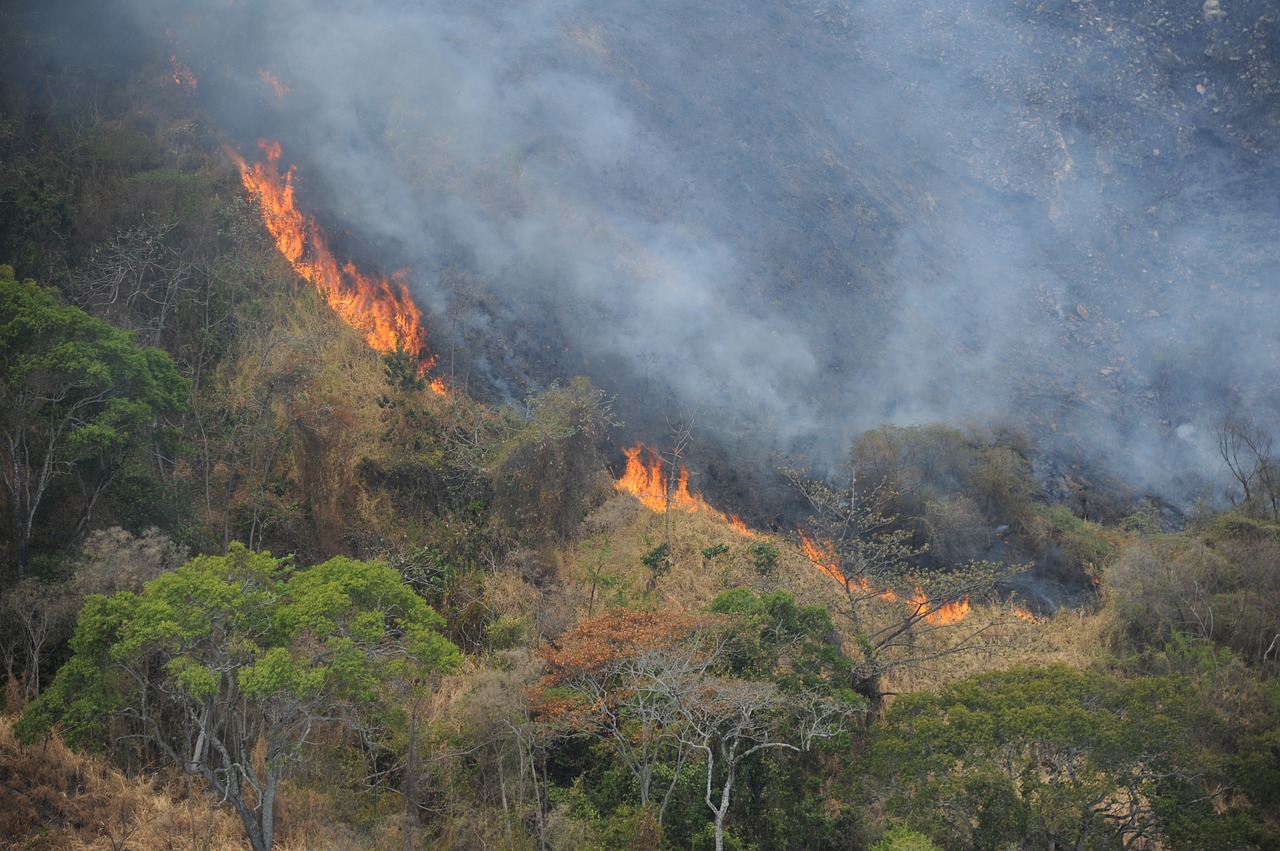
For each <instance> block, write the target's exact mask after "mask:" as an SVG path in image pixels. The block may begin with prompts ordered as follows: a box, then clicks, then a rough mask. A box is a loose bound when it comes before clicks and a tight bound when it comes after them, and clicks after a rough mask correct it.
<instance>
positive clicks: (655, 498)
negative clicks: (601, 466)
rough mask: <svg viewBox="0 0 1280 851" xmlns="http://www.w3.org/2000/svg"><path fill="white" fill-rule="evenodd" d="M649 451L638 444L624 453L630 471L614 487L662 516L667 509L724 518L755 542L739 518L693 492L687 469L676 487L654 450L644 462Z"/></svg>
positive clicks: (677, 477) (678, 477)
mask: <svg viewBox="0 0 1280 851" xmlns="http://www.w3.org/2000/svg"><path fill="white" fill-rule="evenodd" d="M646 449H647V447H645V446H644V445H643V444H640V443H637V444H636V445H635V446H633V447H631V448H630V449H623V450H622V452H623V454H624V455H626V456H627V467H626V469H625V470H624V471H623V473H622V478H620V479H618V480H617V481H616V482H614V483H613V487H614V488H615V489H616V490H618V491H621V492H623V493H629V494H631V495H632V496H634V497H635V498H636V499H638V500H640V503H641V504H642V505H643V506H644V507H645V508H648V509H649V510H650V511H656V512H658V513H662V512H664V511H666V510H667V507H668V506H670V507H671V508H678V509H680V510H681V511H684V512H687V513H689V514H696V513H697V512H699V511H707V512H710V513H712V514H714V515H718V516H719V517H721V518H722V519H723V520H724V521H725V522H726V523H728V524H729V526H730V527H731V528H732V529H733V530H734V531H736V532H738V533H740V534H742V535H746V536H747V537H749V538H754V537H756V536H757V534H756V533H755V532H753V531H751V529H749V528H748V527H747V524H745V523H743V522H742V520H741V518H739V517H738V516H737V515H736V514H723V513H721V512H720V511H717V510H716V509H715V508H713V507H712V506H711V505H710V503H708V502H707V501H706V500H704V499H703V498H702V497H701V496H699V495H698V494H695V493H690V492H689V471H688V470H687V469H686V468H684V467H683V466H682V467H680V468H679V469H678V470H677V472H676V481H675V487H674V488H672V487H671V480H670V478H669V477H668V476H667V474H666V472H665V471H664V469H663V466H664V465H663V460H662V458H661V457H659V456H658V454H657V453H656V452H654V451H653V450H652V449H647V455H648V458H647V460H646V459H645V458H641V457H640V456H641V454H642V453H646Z"/></svg>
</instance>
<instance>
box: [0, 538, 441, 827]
mask: <svg viewBox="0 0 1280 851" xmlns="http://www.w3.org/2000/svg"><path fill="white" fill-rule="evenodd" d="M443 623H444V622H443V619H442V618H441V617H440V616H439V615H438V614H436V612H435V611H434V610H432V609H431V607H430V606H428V605H427V604H426V602H424V601H423V600H422V599H421V598H420V597H418V596H417V595H415V594H414V593H413V591H412V590H411V589H410V588H409V587H408V586H406V585H405V584H403V582H402V581H401V580H400V577H399V576H397V575H396V574H395V572H394V571H392V570H390V569H389V568H388V567H386V566H385V565H383V564H379V563H374V562H361V561H354V560H352V559H348V558H335V559H332V560H330V561H327V562H325V563H324V564H321V565H318V566H316V567H312V568H310V569H306V570H294V569H292V568H291V566H290V565H289V564H288V562H287V561H286V560H282V559H276V558H273V557H272V556H271V555H270V554H267V553H261V554H259V553H252V552H249V551H248V550H246V549H244V548H243V547H241V546H238V545H236V546H233V547H232V548H231V550H230V552H229V553H228V554H227V555H225V556H201V557H199V558H196V559H193V560H192V561H190V562H188V563H187V564H185V565H183V566H182V567H180V568H178V569H177V570H175V571H173V572H172V573H167V574H164V575H163V576H160V577H159V578H157V579H155V580H153V581H151V582H149V583H147V584H146V585H145V586H144V588H143V591H142V592H141V593H140V594H134V593H130V592H120V593H117V594H114V595H112V596H110V597H105V596H101V595H91V596H90V597H89V598H88V601H87V603H86V605H85V607H84V610H83V612H82V613H81V616H80V621H79V625H78V627H77V630H76V635H75V637H74V639H73V640H72V643H71V647H72V651H73V654H74V655H73V656H72V658H71V660H70V661H69V662H68V663H67V664H66V665H65V666H64V667H63V668H62V670H61V671H59V673H58V677H57V679H56V680H55V681H54V683H53V685H52V686H51V687H50V688H49V689H48V690H47V691H46V692H45V693H44V694H43V695H41V697H40V698H39V699H38V700H37V701H36V702H34V703H33V704H31V706H30V707H28V710H27V712H26V713H25V715H24V716H23V719H22V721H21V722H20V724H19V728H18V732H19V734H20V735H22V736H24V737H25V738H27V739H32V738H35V737H37V736H39V735H40V733H41V731H42V730H45V729H48V728H50V727H58V728H60V729H61V730H62V731H63V732H64V733H65V735H66V737H67V739H68V740H69V741H70V742H72V743H76V744H81V745H89V744H92V743H94V742H95V741H99V742H100V741H103V740H104V738H103V736H102V732H103V728H104V726H106V725H107V724H109V723H115V724H117V725H120V726H122V727H123V728H124V730H125V731H126V734H132V735H133V736H135V737H137V738H140V739H142V740H143V741H145V742H147V743H148V744H149V745H150V746H152V747H154V748H155V749H156V750H157V751H158V752H159V753H160V754H162V755H163V756H165V757H167V758H168V759H169V761H171V762H172V763H174V764H175V765H177V766H180V767H182V768H183V769H184V770H185V771H187V772H188V773H190V774H195V775H199V776H202V777H204V778H205V779H206V780H207V781H208V782H209V783H210V785H212V786H213V787H214V788H215V789H216V790H217V791H218V792H219V793H220V794H221V795H223V796H224V797H225V798H226V799H227V800H229V801H230V802H231V803H232V805H233V806H235V808H236V810H237V812H238V813H239V815H240V817H241V820H242V821H243V822H244V825H245V828H246V831H247V833H248V835H249V838H250V841H251V843H252V844H253V846H254V848H255V849H258V851H262V849H266V848H270V847H271V841H272V835H273V830H274V828H273V824H274V812H273V806H274V800H275V790H276V782H277V780H278V778H279V772H280V768H281V766H282V764H283V762H284V761H285V760H286V759H288V758H291V757H294V756H297V755H298V754H299V752H300V749H301V748H303V747H304V746H305V745H306V744H307V743H308V741H309V736H308V733H309V732H310V731H311V730H312V729H313V728H314V727H316V726H317V725H321V724H325V723H333V722H344V723H349V724H356V725H359V726H360V727H361V728H362V729H366V730H368V729H372V728H376V727H377V726H378V725H379V724H380V722H381V720H382V719H381V717H380V716H381V715H382V714H383V713H384V711H385V707H386V706H387V705H388V704H387V701H386V700H385V699H384V698H386V697H387V696H388V694H389V691H388V689H389V687H390V686H391V685H393V684H395V683H401V684H403V683H410V684H414V683H421V682H423V681H425V680H426V679H428V678H429V677H430V676H431V675H432V674H435V673H440V672H447V671H451V670H453V669H454V668H456V667H457V666H458V664H459V663H460V660H461V655H460V653H459V651H458V649H457V648H456V647H454V646H453V645H452V644H451V643H449V642H448V641H447V640H446V639H445V638H444V637H442V636H441V635H440V634H439V633H438V632H437V630H438V629H439V628H440V627H441V626H443ZM260 742H262V743H264V744H265V754H264V755H262V756H261V757H258V756H256V753H255V749H256V748H257V747H258V746H259V743H260Z"/></svg>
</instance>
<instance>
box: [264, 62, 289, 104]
mask: <svg viewBox="0 0 1280 851" xmlns="http://www.w3.org/2000/svg"><path fill="white" fill-rule="evenodd" d="M258 79H259V80H261V81H262V82H263V83H265V84H266V85H267V86H268V87H269V88H270V89H271V91H272V92H274V93H275V96H276V97H277V98H279V99H282V100H283V99H284V96H285V95H287V94H289V87H288V86H287V85H285V84H284V83H282V82H280V78H279V77H277V76H276V75H275V74H272V73H271V72H270V71H268V70H267V69H265V68H263V69H260V70H259V71H258Z"/></svg>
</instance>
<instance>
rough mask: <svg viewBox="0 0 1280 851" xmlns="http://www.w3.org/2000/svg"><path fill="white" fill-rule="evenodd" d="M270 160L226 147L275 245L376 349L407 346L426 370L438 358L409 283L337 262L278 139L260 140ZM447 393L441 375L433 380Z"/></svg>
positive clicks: (385, 349) (384, 350)
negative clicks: (298, 197)
mask: <svg viewBox="0 0 1280 851" xmlns="http://www.w3.org/2000/svg"><path fill="white" fill-rule="evenodd" d="M258 147H259V148H261V149H262V152H263V154H265V156H266V160H265V161H263V162H257V163H253V164H249V163H247V162H246V161H245V160H244V158H243V157H241V156H239V155H238V154H236V153H235V152H233V151H228V153H229V154H230V155H231V158H232V160H233V161H234V162H235V164H236V167H237V168H238V169H239V170H240V179H241V181H242V182H243V183H244V187H245V189H246V190H247V191H248V192H249V194H250V195H251V196H252V197H253V198H254V199H255V200H256V201H257V202H258V205H259V206H260V208H261V209H262V219H263V223H264V224H265V225H266V228H267V232H268V233H270V234H271V237H272V239H273V240H275V244H276V248H277V249H279V251H280V253H281V254H283V255H284V258H285V259H286V260H288V261H289V265H290V266H292V267H293V269H294V271H296V272H297V273H298V274H299V275H301V276H302V277H303V278H305V279H306V280H308V281H310V282H311V283H312V284H314V285H315V287H316V289H317V290H319V292H320V294H321V295H322V296H323V297H324V299H325V301H326V302H328V304H329V307H331V308H332V309H333V311H334V312H335V313H337V314H338V315H339V316H340V317H341V318H342V320H343V321H344V322H346V323H347V324H348V325H350V326H351V327H353V328H355V329H357V330H359V331H361V332H362V333H363V334H364V335H365V340H366V341H367V342H368V343H369V346H370V347H371V348H372V349H374V350H375V351H378V352H381V353H383V354H388V353H391V352H395V351H404V352H408V353H409V354H410V355H412V356H413V357H414V358H415V359H416V360H417V361H418V364H419V370H420V372H424V373H425V372H426V371H427V370H428V369H430V368H431V367H432V366H434V364H435V358H434V357H432V356H431V355H430V353H429V352H428V351H427V347H426V335H425V333H424V331H423V328H422V311H420V310H419V309H418V306H417V305H416V304H414V303H413V299H412V298H411V297H410V295H409V288H408V287H407V286H406V285H405V283H404V281H403V280H401V279H399V278H393V279H387V278H376V277H373V276H370V275H365V274H363V273H362V272H361V271H360V270H359V269H357V268H356V266H355V264H354V263H351V262H349V261H348V262H347V263H341V264H340V263H339V262H338V260H337V259H336V258H335V257H334V256H333V253H332V252H331V251H330V250H329V246H328V243H327V242H326V240H325V237H324V233H323V231H321V230H320V227H319V225H317V224H316V222H315V219H313V218H312V217H311V216H308V215H304V214H303V213H302V212H301V211H299V210H298V207H297V205H296V204H295V203H294V196H293V177H294V172H295V168H293V167H292V166H291V167H290V168H289V170H288V171H286V172H285V173H284V174H283V175H282V174H281V173H280V154H281V149H280V144H279V143H278V142H270V141H265V140H264V141H261V142H259V143H258ZM431 386H432V388H433V389H434V390H435V391H436V392H437V393H443V392H445V388H444V385H443V383H442V382H440V380H439V379H436V380H435V381H433V382H432V384H431Z"/></svg>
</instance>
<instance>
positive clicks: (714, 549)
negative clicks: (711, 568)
mask: <svg viewBox="0 0 1280 851" xmlns="http://www.w3.org/2000/svg"><path fill="white" fill-rule="evenodd" d="M728 554H729V545H728V544H726V543H724V542H723V541H722V542H720V543H718V544H713V545H712V546H710V547H703V548H702V558H703V559H704V560H705V561H707V562H708V563H710V562H713V561H715V560H716V559H718V558H721V557H722V556H726V555H728Z"/></svg>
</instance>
